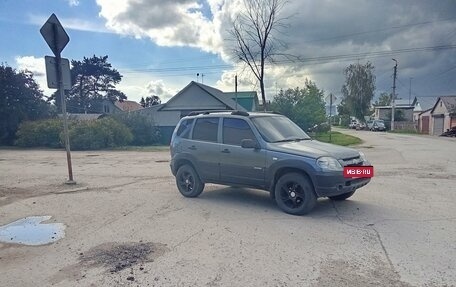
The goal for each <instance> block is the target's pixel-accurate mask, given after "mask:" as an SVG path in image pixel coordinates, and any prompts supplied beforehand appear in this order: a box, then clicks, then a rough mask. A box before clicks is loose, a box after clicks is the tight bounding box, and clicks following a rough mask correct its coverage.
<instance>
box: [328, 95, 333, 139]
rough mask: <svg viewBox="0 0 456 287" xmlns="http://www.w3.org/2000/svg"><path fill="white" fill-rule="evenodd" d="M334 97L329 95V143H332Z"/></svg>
mask: <svg viewBox="0 0 456 287" xmlns="http://www.w3.org/2000/svg"><path fill="white" fill-rule="evenodd" d="M332 106H333V95H332V94H329V142H331V140H332V138H331V120H332V119H331V117H332Z"/></svg>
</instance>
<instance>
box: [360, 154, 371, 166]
mask: <svg viewBox="0 0 456 287" xmlns="http://www.w3.org/2000/svg"><path fill="white" fill-rule="evenodd" d="M359 158H360V159H361V160H362V161H363V165H370V162H369V161H368V160H367V158H366V155H365V154H364V153H363V152H362V151H360V152H359Z"/></svg>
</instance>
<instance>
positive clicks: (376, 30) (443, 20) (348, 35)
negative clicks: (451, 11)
mask: <svg viewBox="0 0 456 287" xmlns="http://www.w3.org/2000/svg"><path fill="white" fill-rule="evenodd" d="M455 19H456V18H447V19H441V20H435V21H425V22H419V23H412V24H406V25H400V26H392V27H387V28H381V29H375V30H368V31H361V32H355V33H350V34H344V35H340V36H335V37H330V38H324V39H319V40H314V41H311V43H314V42H315V43H317V42H324V41H329V40H337V39H344V38H349V37H353V36H361V35H366V34H372V33H378V32H384V31H388V30H394V29H403V28H409V27H413V26H421V25H427V24H433V23H437V22H446V21H451V20H455Z"/></svg>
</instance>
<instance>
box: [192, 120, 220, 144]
mask: <svg viewBox="0 0 456 287" xmlns="http://www.w3.org/2000/svg"><path fill="white" fill-rule="evenodd" d="M218 123H219V118H202V119H197V120H196V123H195V127H194V128H193V139H194V140H200V141H207V142H217V131H218Z"/></svg>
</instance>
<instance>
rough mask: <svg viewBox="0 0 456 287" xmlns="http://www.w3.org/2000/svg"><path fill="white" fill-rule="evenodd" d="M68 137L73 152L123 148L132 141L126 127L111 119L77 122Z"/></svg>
mask: <svg viewBox="0 0 456 287" xmlns="http://www.w3.org/2000/svg"><path fill="white" fill-rule="evenodd" d="M69 135H70V144H71V149H73V150H95V149H103V148H112V147H117V146H125V145H128V144H129V143H130V142H131V141H132V140H133V135H132V133H131V132H130V130H129V129H128V127H127V126H125V125H124V124H122V123H119V122H118V121H116V120H114V119H112V118H103V119H99V120H93V121H81V122H78V123H77V124H75V125H73V126H72V128H71V129H70V131H69Z"/></svg>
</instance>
